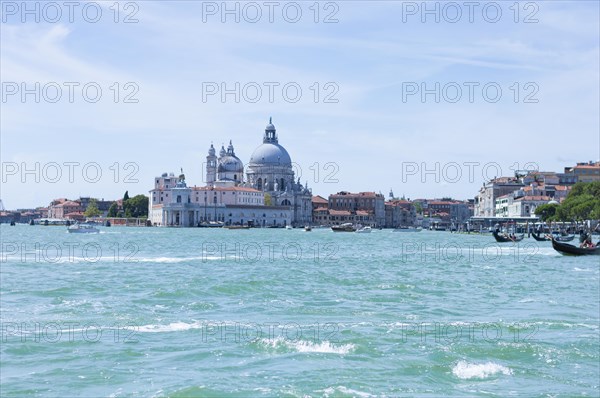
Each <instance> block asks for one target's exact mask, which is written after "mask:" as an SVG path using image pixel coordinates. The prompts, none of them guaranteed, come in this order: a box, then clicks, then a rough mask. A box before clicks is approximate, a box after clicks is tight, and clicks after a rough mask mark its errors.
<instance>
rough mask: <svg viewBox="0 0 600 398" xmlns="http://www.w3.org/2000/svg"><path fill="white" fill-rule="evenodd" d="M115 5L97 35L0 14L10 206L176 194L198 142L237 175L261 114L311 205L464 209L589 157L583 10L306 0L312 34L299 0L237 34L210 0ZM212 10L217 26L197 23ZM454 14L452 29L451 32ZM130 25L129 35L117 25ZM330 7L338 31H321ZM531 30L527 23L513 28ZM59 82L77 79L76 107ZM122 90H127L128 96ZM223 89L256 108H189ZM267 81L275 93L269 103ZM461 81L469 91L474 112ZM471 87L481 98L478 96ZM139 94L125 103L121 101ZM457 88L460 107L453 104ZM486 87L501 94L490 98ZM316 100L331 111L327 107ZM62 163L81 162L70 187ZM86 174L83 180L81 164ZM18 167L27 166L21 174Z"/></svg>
mask: <svg viewBox="0 0 600 398" xmlns="http://www.w3.org/2000/svg"><path fill="white" fill-rule="evenodd" d="M9 3H10V4H9ZM127 3H128V2H121V3H119V16H118V19H119V22H118V23H115V22H114V17H115V14H114V6H113V4H114V1H110V2H95V3H92V5H93V7H92V6H88V9H89V10H91V11H89V14H87V15H88V17H89V15H92V17H93V16H94V14H93V12H92V11H94V10H95V5H97V4H98V5H100V6H101V9H102V16H101V18H100V19H99V21H98V22H97V23H90V22H88V21H86V20H85V18H84V17H83V15H82V9H83V7H84V5H85V3H80V7H78V8H76V9H75V11H74V14H73V16H74V18H73V22H71V21H69V18H68V10H67V9H66V8H62V9H61V11H62V17H61V18H60V19H59V20H58V21H56V22H54V21H53V18H54V17H53V15H54V14H53V13H51V11H53V10H51V9H46V10H45V12H46V13H47V14H44V10H43V7H44V3H39V7H40V8H39V9H40V14H39V15H40V22H39V23H37V22H35V21H34V16H32V15H22V10H21V9H18V10H15V9H14V7H13V5H15V4H16V5H17V6H18V7H20V5H21V2H2V12H3V14H2V18H3V19H2V24H1V25H0V27H1V39H0V44H1V61H0V67H1V71H0V72H1V80H2V83H3V87H2V90H3V93H2V94H3V98H2V102H1V104H0V105H1V107H2V108H1V113H0V119H1V121H0V123H1V124H0V127H1V141H0V142H1V147H2V148H1V149H0V155H1V157H2V163H3V175H2V178H3V181H2V190H1V192H0V197H1V198H2V200H3V202H4V205H5V206H6V207H7V208H25V207H34V206H41V205H47V204H48V203H49V202H50V200H52V199H53V198H57V197H69V198H76V197H78V196H95V197H101V198H105V199H116V198H119V197H121V196H122V195H123V192H124V191H125V190H128V191H129V193H130V195H131V194H137V193H144V194H147V192H148V190H149V189H151V188H152V183H153V178H154V177H155V176H157V175H160V174H161V173H163V172H165V171H169V172H170V171H173V172H176V173H178V172H179V169H180V168H183V169H184V172H185V174H186V176H187V180H188V184H190V185H194V184H196V185H202V184H203V176H202V170H203V168H202V164H203V162H204V161H205V156H206V152H207V150H208V147H209V146H210V144H211V142H213V143H214V144H215V146H220V145H221V144H222V143H225V145H227V143H228V142H229V139H232V140H233V143H234V146H235V149H236V154H237V155H238V156H239V157H240V158H241V160H242V161H243V162H244V163H247V162H248V160H249V158H250V155H251V154H252V151H253V150H254V149H255V148H256V147H257V146H258V145H259V144H260V143H261V142H262V141H261V140H262V134H263V131H264V126H265V125H266V123H267V122H268V118H269V117H270V116H272V117H273V122H274V124H275V125H276V127H277V130H278V134H279V139H280V143H281V144H282V145H284V146H285V147H286V148H287V149H288V151H289V153H290V155H291V157H292V160H293V161H294V162H295V163H296V165H295V167H296V170H297V171H298V172H299V173H301V176H300V178H301V180H302V181H303V182H304V181H308V185H309V187H312V188H313V193H315V194H321V195H323V196H326V195H328V194H329V193H334V192H337V191H340V190H350V191H381V192H382V193H384V194H386V195H387V193H388V191H389V189H390V188H393V190H394V193H395V194H396V195H402V194H404V195H406V196H407V197H410V198H417V197H421V198H422V197H442V196H452V197H456V198H471V197H473V196H474V195H475V194H476V192H477V190H478V188H479V186H481V184H482V182H483V181H484V179H485V177H486V176H488V177H493V176H494V175H496V174H498V173H497V172H496V170H498V169H499V170H500V171H501V173H502V174H504V175H511V174H512V173H513V171H512V170H513V169H516V168H524V167H532V164H535V165H537V166H538V167H539V168H540V169H542V170H554V171H560V170H562V168H563V167H565V166H569V165H573V164H574V163H575V162H578V161H588V160H598V158H600V153H599V152H600V133H599V131H600V126H599V109H600V101H599V87H600V81H599V80H600V79H599V70H600V65H599V58H600V51H599V39H598V37H599V36H600V32H599V3H598V2H595V1H569V2H548V1H543V2H520V3H517V4H516V6H515V3H514V2H512V1H510V2H496V3H493V2H478V3H476V6H475V8H474V12H473V22H470V21H469V15H468V13H469V9H468V8H467V7H466V6H465V5H464V2H456V3H453V4H457V5H458V8H456V7H455V8H454V9H452V8H448V7H449V6H447V4H448V3H447V2H439V3H436V2H428V3H427V4H428V5H427V7H430V9H433V8H434V7H439V8H438V9H439V10H440V17H439V18H440V20H439V22H436V21H435V15H433V14H423V12H422V11H423V9H422V5H423V3H422V2H404V3H403V2H395V1H385V2H376V1H369V2H366V1H350V2H320V3H317V5H318V8H319V10H320V12H319V16H318V19H319V22H318V23H315V22H314V18H315V14H314V9H315V6H314V2H312V1H311V2H298V3H294V4H291V3H292V2H277V3H278V5H277V6H276V7H275V11H274V21H273V22H272V23H271V22H269V20H268V11H269V9H268V7H267V6H266V5H265V3H264V2H256V3H253V4H256V5H257V6H258V8H259V9H260V10H261V11H262V13H263V15H262V18H261V19H260V20H259V21H258V22H257V23H251V22H249V21H247V20H245V19H244V16H246V17H247V18H246V19H248V18H253V16H254V14H243V7H244V5H246V4H247V3H243V2H240V3H237V4H239V6H238V7H239V9H240V21H239V22H236V21H235V20H234V15H226V17H227V19H226V20H225V22H222V20H221V13H220V12H221V7H222V4H223V3H222V2H193V1H181V2H178V1H170V2H158V1H137V2H129V3H131V4H127ZM29 4H35V2H31V3H29ZM58 4H62V2H59V3H58ZM235 4H236V3H235V2H229V3H228V6H229V7H231V8H233V7H235ZM296 4H297V5H298V7H299V8H300V9H301V11H302V16H301V17H300V18H299V21H298V22H296V23H291V22H288V21H287V20H286V19H285V18H284V16H283V14H282V9H283V8H284V7H287V10H288V14H286V16H287V18H288V19H290V18H293V17H294V16H295V14H294V11H295V9H296V8H297V6H296ZM496 5H498V7H499V8H500V9H501V12H502V14H501V16H499V17H496V16H495V11H496V9H497V8H498V7H497V6H496ZM213 6H215V7H217V14H216V15H210V14H209V13H208V11H210V10H214V8H211V7H213ZM31 7H34V5H31ZM111 7H113V8H111ZM246 7H248V6H246ZM311 7H312V8H311ZM415 7H416V10H415ZM444 7H446V8H444ZM511 7H512V8H511ZM483 8H485V9H486V10H487V12H488V13H487V14H485V15H484V14H483ZM456 9H459V10H460V11H461V12H462V16H461V17H460V18H459V19H458V22H456V23H452V22H451V20H452V19H453V18H455V17H456V14H455V13H454V11H455V10H456ZM516 9H518V10H519V14H518V16H517V18H518V20H519V22H517V23H515V21H514V19H515V10H516ZM203 10H204V14H203ZM246 10H247V11H248V12H250V11H252V10H251V9H250V8H246ZM132 12H135V15H133V18H135V19H137V20H138V22H137V23H123V21H122V20H123V18H124V17H125V16H126V15H128V14H130V13H132ZM332 12H333V13H334V15H333V17H332V18H334V19H337V21H338V22H336V23H323V19H324V18H325V16H326V15H328V14H330V13H332ZM444 12H446V14H444ZM21 17H25V18H26V21H25V22H22V21H21ZM527 17H529V19H533V20H534V22H533V23H525V22H524V20H525V19H526V18H527ZM423 18H425V20H424V21H423ZM494 18H496V19H497V22H495V23H492V22H491V21H492V20H493V19H494ZM486 19H487V20H486ZM535 20H537V22H535ZM530 22H531V21H530ZM35 82H39V83H40V92H41V94H43V92H42V87H44V85H47V84H48V83H50V82H54V83H56V84H58V85H59V86H61V87H62V94H63V96H62V97H61V99H60V100H58V101H57V102H56V103H51V102H49V101H48V100H47V99H48V98H50V96H52V95H53V94H52V91H48V92H47V93H46V94H47V96H44V95H42V96H41V99H40V102H39V103H36V102H35V101H34V96H33V95H27V96H25V101H23V100H22V98H21V95H20V94H21V93H20V92H17V93H16V94H14V95H13V94H10V93H8V92H7V90H8V91H10V90H12V89H14V87H18V88H19V90H20V89H21V87H22V86H21V84H22V83H25V84H26V87H29V88H33V87H35V86H34V84H35ZM64 82H74V83H78V84H79V86H77V87H76V88H75V94H74V98H73V102H72V103H71V102H69V101H68V99H67V98H68V88H67V86H65V85H64ZM90 82H94V83H95V85H97V86H99V87H100V88H101V89H102V97H101V98H100V99H99V101H98V102H96V103H88V102H86V101H85V99H84V98H83V95H82V94H81V91H80V89H81V87H82V86H83V85H85V84H87V83H90ZM115 82H117V83H119V90H118V91H119V94H120V96H119V100H118V101H117V102H116V103H115V101H114V97H113V95H114V93H115V91H117V90H116V86H114V83H115ZM128 82H130V83H133V86H127V87H128V88H127V89H125V86H124V85H125V84H126V83H128ZM236 82H239V83H240V89H241V88H242V87H244V85H246V84H248V83H252V82H254V83H256V85H258V86H261V87H262V88H263V89H262V90H263V97H262V98H261V99H260V100H259V101H257V102H255V103H252V102H251V101H250V100H249V99H251V98H248V97H243V96H242V97H241V98H240V101H239V102H235V101H234V96H233V95H228V96H226V97H225V101H222V100H221V97H220V95H210V96H206V98H205V100H204V101H203V87H204V89H206V87H207V86H208V85H211V84H213V83H214V84H216V85H217V86H218V87H220V85H221V84H225V85H226V86H227V87H229V88H230V89H233V88H234V87H235V83H236ZM265 82H272V83H273V84H275V83H276V84H279V86H276V87H275V91H274V96H273V101H272V102H269V101H268V88H267V86H265V85H264V84H265ZM315 82H316V83H318V87H319V90H318V92H319V99H318V101H317V102H316V103H315V98H314V92H315V91H316V87H317V86H315V85H314V84H315ZM288 83H293V84H294V85H295V86H296V87H300V88H301V89H302V95H301V97H299V100H298V101H297V102H291V101H288V100H286V99H285V98H284V95H283V93H282V90H281V88H282V87H283V86H284V85H285V84H288ZM327 83H330V85H329V86H325V85H326V84H327ZM436 83H438V84H439V87H440V90H439V92H440V101H439V102H435V95H434V94H428V95H426V96H425V97H424V98H422V97H421V95H420V93H416V94H414V95H409V94H408V91H407V90H410V89H414V88H415V87H417V88H418V89H419V90H420V89H421V88H423V87H425V88H428V89H434V88H435V87H436ZM465 83H467V84H470V85H471V86H472V87H473V90H474V91H473V101H472V102H471V101H469V99H468V87H469V86H468V85H465ZM515 83H518V85H515ZM15 85H16V86H15ZM485 85H488V86H487V87H488V88H489V87H491V90H492V91H488V92H487V93H488V96H487V97H485V96H484V94H483V93H482V88H483V87H484V86H485ZM250 86H252V84H251V85H250ZM250 86H247V88H248V89H251V87H250ZM47 87H48V89H49V90H51V89H52V87H51V86H47ZM111 87H112V89H111ZM136 87H137V88H138V89H139V90H138V91H137V92H135V94H133V97H132V98H133V99H137V100H138V102H137V103H124V96H125V95H126V94H132V93H133V92H134V88H136ZM311 87H312V89H311ZM444 87H446V90H447V91H445V92H444V91H443V90H444ZM456 87H459V88H461V90H462V97H460V99H459V100H457V101H456V102H451V100H452V99H453V98H456V95H455V94H456ZM495 87H500V89H501V90H502V94H501V95H500V96H498V101H497V102H491V100H493V99H494V97H495V94H494V91H493V90H495ZM453 90H454V91H453ZM434 91H435V90H434ZM247 93H249V94H248V96H250V97H253V96H254V94H253V93H254V92H253V91H248V92H247ZM490 93H491V94H490ZM515 93H518V94H519V95H518V99H517V102H515ZM327 94H332V95H333V96H332V97H331V98H332V99H335V100H337V102H336V103H326V102H325V101H324V98H325V96H326V95H327ZM444 94H445V96H444ZM293 95H294V92H291V94H290V96H291V97H292V96H293ZM403 97H404V98H403ZM526 98H527V99H528V100H536V101H537V102H532V103H529V102H525V99H526ZM50 99H51V98H50ZM488 100H489V101H488ZM69 162H76V163H79V165H75V166H72V167H73V168H72V169H71V170H73V171H74V174H73V176H72V178H71V179H69V176H68V172H69V167H68V166H66V165H65V163H67V164H69ZM36 163H39V166H38V169H37V171H35V170H36V169H35V167H36ZM91 163H94V164H93V166H94V167H91V168H88V169H87V170H88V172H89V173H91V175H89V174H88V175H86V176H85V177H84V176H83V175H82V169H83V166H84V165H86V164H91ZM56 164H58V165H59V166H60V170H61V172H62V174H61V177H56V176H57V174H56V167H55V165H56ZM95 164H97V165H98V166H95ZM115 164H117V165H118V167H115ZM126 164H127V167H125V165H126ZM130 164H134V166H131V165H130ZM23 166H25V167H27V168H28V169H30V170H34V171H33V172H31V173H30V174H26V173H24V172H23ZM457 166H458V167H457ZM15 167H16V168H17V169H15ZM97 167H100V170H101V172H102V175H101V177H98V178H97V177H96V175H95V172H96V168H97ZM415 167H416V169H415ZM116 168H118V169H119V170H120V172H119V174H118V175H115V169H116ZM316 169H318V170H319V173H318V174H317V173H316V172H315V170H316ZM423 170H430V172H429V173H424V172H423ZM457 170H459V171H460V173H461V174H460V175H457V174H456V171H457ZM469 172H471V173H472V175H469ZM130 173H131V175H130ZM36 174H37V176H36ZM128 175H129V179H126V177H127V176H128ZM36 177H39V182H36V181H35V179H36ZM115 180H116V182H115ZM132 180H133V181H135V180H138V181H139V182H131V181H132ZM53 181H54V182H53ZM336 181H337V182H336Z"/></svg>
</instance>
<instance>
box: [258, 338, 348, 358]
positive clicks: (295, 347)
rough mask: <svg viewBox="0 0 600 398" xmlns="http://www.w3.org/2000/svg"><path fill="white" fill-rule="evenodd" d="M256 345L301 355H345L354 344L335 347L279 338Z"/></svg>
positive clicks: (323, 343) (329, 344) (325, 342)
mask: <svg viewBox="0 0 600 398" xmlns="http://www.w3.org/2000/svg"><path fill="white" fill-rule="evenodd" d="M258 343H259V344H260V345H263V346H265V347H268V348H272V349H276V350H277V349H282V348H283V349H288V350H292V351H296V352H302V353H325V354H339V355H346V354H349V353H350V352H352V351H354V349H355V348H356V347H355V345H354V344H342V345H339V346H336V345H334V344H332V343H331V342H330V341H327V340H325V341H321V342H318V343H317V342H312V341H307V340H288V339H285V338H283V337H281V336H278V337H276V338H274V339H264V338H263V339H259V340H258Z"/></svg>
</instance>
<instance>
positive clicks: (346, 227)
mask: <svg viewBox="0 0 600 398" xmlns="http://www.w3.org/2000/svg"><path fill="white" fill-rule="evenodd" d="M331 230H332V231H333V232H355V231H356V227H354V225H352V223H349V222H348V223H344V224H341V225H333V226H332V227H331Z"/></svg>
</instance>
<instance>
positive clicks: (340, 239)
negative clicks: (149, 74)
mask: <svg viewBox="0 0 600 398" xmlns="http://www.w3.org/2000/svg"><path fill="white" fill-rule="evenodd" d="M0 228H1V230H0V232H1V233H2V252H3V253H2V263H1V264H0V265H1V280H0V284H1V296H0V299H1V316H2V349H1V355H2V358H1V383H2V388H1V391H2V396H23V397H25V396H27V397H29V396H61V397H66V396H83V397H100V396H112V397H120V396H144V397H146V396H155V397H167V396H169V397H190V396H199V397H212V396H219V397H222V396H225V397H227V396H231V397H247V396H284V397H302V396H323V397H351V396H356V397H370V396H416V395H419V396H429V397H439V396H485V397H489V396H502V397H505V396H540V397H544V396H554V395H555V394H558V396H590V397H597V396H599V394H600V389H599V374H600V369H599V362H600V353H599V352H600V335H599V310H600V309H599V300H600V293H599V286H600V283H599V277H600V275H599V268H600V263H599V258H598V257H593V256H590V257H579V258H577V257H565V256H561V255H559V254H558V253H556V252H554V250H553V249H552V247H551V245H550V243H548V242H539V243H538V242H534V241H533V239H525V240H524V241H523V242H521V243H520V244H519V245H514V244H512V243H510V244H501V245H500V244H496V243H495V242H493V238H492V237H491V236H471V235H456V234H450V233H448V232H427V231H423V232H420V233H392V232H390V231H389V230H387V231H386V230H382V231H378V230H377V231H373V233H371V234H351V233H333V232H331V231H329V230H319V229H316V230H313V231H312V232H304V231H302V230H291V231H287V230H281V229H275V230H274V229H264V230H235V231H234V230H231V231H230V230H222V229H210V230H209V229H160V228H119V227H112V228H102V232H101V233H100V234H99V235H73V234H67V233H66V228H64V227H39V226H36V227H30V226H26V225H23V226H16V227H10V226H8V225H2V226H1V227H0ZM22 245H24V246H22ZM436 245H437V246H436Z"/></svg>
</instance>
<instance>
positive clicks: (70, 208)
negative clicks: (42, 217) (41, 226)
mask: <svg viewBox="0 0 600 398" xmlns="http://www.w3.org/2000/svg"><path fill="white" fill-rule="evenodd" d="M84 210H85V209H84V208H83V207H82V206H81V203H79V202H77V201H73V200H67V199H65V198H60V199H55V200H53V201H52V202H51V203H50V206H48V217H49V218H58V219H63V218H69V217H74V218H79V215H83V211H84Z"/></svg>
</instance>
